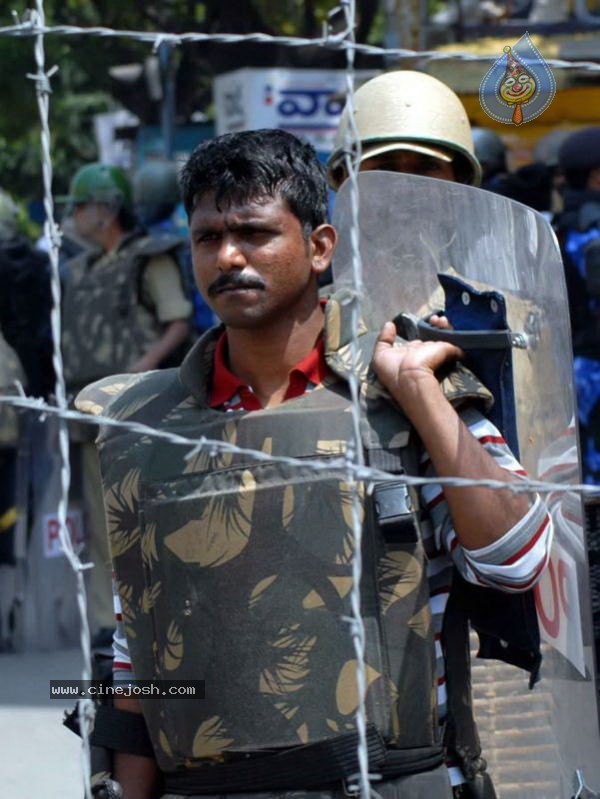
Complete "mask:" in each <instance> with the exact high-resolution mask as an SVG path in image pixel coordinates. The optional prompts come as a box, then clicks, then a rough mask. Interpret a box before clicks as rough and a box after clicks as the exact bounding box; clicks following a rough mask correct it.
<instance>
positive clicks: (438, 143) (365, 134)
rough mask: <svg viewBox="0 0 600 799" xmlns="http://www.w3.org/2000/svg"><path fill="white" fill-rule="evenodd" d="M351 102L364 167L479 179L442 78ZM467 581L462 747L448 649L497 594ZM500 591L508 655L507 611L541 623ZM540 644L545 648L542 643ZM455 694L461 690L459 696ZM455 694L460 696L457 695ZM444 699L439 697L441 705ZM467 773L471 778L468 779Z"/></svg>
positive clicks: (468, 137)
mask: <svg viewBox="0 0 600 799" xmlns="http://www.w3.org/2000/svg"><path fill="white" fill-rule="evenodd" d="M353 106H354V124H355V128H356V131H357V135H358V138H359V140H360V143H361V160H360V165H359V169H360V171H361V172H363V171H365V172H366V171H373V170H386V171H391V172H401V173H410V174H415V175H421V176H423V177H430V178H437V179H440V180H446V181H452V182H458V183H464V184H467V185H471V186H480V184H481V179H482V167H481V164H480V162H479V159H478V158H477V156H476V153H475V148H474V144H473V136H472V131H471V127H470V124H469V120H468V117H467V113H466V111H465V108H464V106H463V104H462V103H461V101H460V99H459V98H458V96H457V95H456V94H455V93H454V92H453V91H452V90H451V89H450V88H449V87H448V86H446V85H445V84H444V83H442V82H441V81H440V80H438V79H437V78H434V77H432V76H431V75H427V74H425V73H421V72H413V71H408V70H403V71H394V72H388V73H384V74H382V75H378V76H377V77H375V78H373V79H371V80H369V81H367V82H366V83H364V84H363V85H362V86H361V87H360V88H359V89H358V91H357V92H356V94H355V96H354V103H353ZM348 114H349V111H348V110H347V109H346V110H345V112H344V114H343V116H342V119H341V122H340V128H339V130H338V134H337V137H336V142H335V145H334V149H333V152H332V155H331V157H330V159H329V162H328V178H329V183H330V185H331V186H332V188H334V189H336V190H337V189H339V188H340V186H341V183H342V182H343V181H344V179H345V178H346V167H345V148H346V146H347V141H346V140H347V128H348ZM432 190H433V183H432ZM423 191H424V192H425V191H426V189H425V188H424V189H423ZM411 310H416V309H411ZM430 321H432V322H433V323H434V324H435V326H436V327H448V326H449V323H448V321H447V320H446V318H445V317H444V316H437V315H434V316H433V317H431V319H430ZM450 582H451V587H450V586H449V584H450ZM463 588H464V584H463V583H462V582H461V581H460V580H459V579H457V578H456V577H453V578H452V579H451V580H450V581H448V591H449V593H450V598H449V600H448V604H449V607H456V606H457V605H460V606H461V607H462V608H465V613H464V615H463V618H462V620H461V622H460V623H459V622H458V620H455V622H454V624H453V625H452V627H451V626H450V625H449V624H445V625H444V633H445V636H446V638H445V644H444V649H445V654H444V659H445V661H446V663H445V669H446V672H445V673H444V680H445V679H446V677H447V685H448V686H451V685H454V686H455V687H456V686H458V685H459V684H460V685H461V686H462V687H461V689H460V690H456V691H454V690H450V689H449V690H448V694H447V697H448V705H449V706H450V705H452V704H454V707H455V709H456V708H457V707H458V705H459V704H460V706H461V710H462V716H461V718H460V720H458V719H457V718H455V719H454V720H453V721H452V723H450V724H449V725H447V729H451V730H453V731H454V733H455V734H456V735H457V736H458V738H457V741H455V742H453V743H452V742H450V741H448V740H447V746H448V751H459V750H464V748H465V747H464V743H463V742H461V741H459V740H458V739H460V738H462V737H463V736H465V737H466V738H468V739H470V740H471V742H473V741H475V740H477V741H478V737H477V735H476V733H475V730H476V725H475V722H474V719H473V714H472V711H471V710H470V685H467V684H466V682H465V681H464V680H465V675H466V674H468V673H470V665H469V663H468V659H467V658H466V657H463V658H452V657H451V656H450V654H449V652H450V648H451V647H452V646H454V645H455V642H456V641H458V640H459V639H460V638H463V639H466V638H468V633H467V632H466V628H467V626H468V617H469V616H470V617H471V622H473V615H472V614H473V612H474V610H475V611H476V610H477V607H476V606H477V605H478V604H482V605H485V604H486V603H488V602H490V596H491V594H492V592H489V591H484V592H483V595H482V596H480V597H479V598H478V599H475V601H473V597H472V596H470V597H469V599H468V601H467V600H465V599H464V597H463V595H462V591H463ZM469 592H471V588H468V589H467V593H469ZM494 597H495V599H494V601H495V602H496V603H497V604H496V607H495V610H494V613H493V614H490V615H489V617H488V618H486V619H485V621H484V623H483V624H481V620H480V622H479V624H478V625H475V626H477V629H478V632H479V633H480V635H481V632H480V631H481V630H485V631H486V633H488V632H490V631H491V630H494V631H495V632H494V635H493V638H494V639H496V643H495V644H494V645H493V646H494V647H495V648H496V651H499V652H500V655H502V650H501V648H500V649H498V646H497V643H498V637H499V636H498V634H497V632H498V630H499V629H500V627H499V626H498V625H499V624H500V626H501V624H502V619H503V618H505V617H511V616H512V617H514V619H515V630H516V629H519V628H521V629H522V628H525V627H527V628H531V629H537V621H536V618H535V610H534V605H533V597H532V595H531V594H529V595H528V596H527V598H526V599H527V613H526V620H525V617H523V618H521V620H520V621H518V622H517V621H516V618H517V617H516V615H515V613H514V610H515V609H514V608H512V607H511V606H510V600H509V598H508V597H507V596H506V594H501V593H496V594H494ZM524 605H525V602H524ZM446 618H448V617H447V616H446ZM505 643H506V642H505ZM465 648H466V647H465ZM531 648H532V649H536V645H535V644H534V643H532V647H531ZM537 649H538V653H539V646H537ZM507 662H511V659H510V658H507ZM512 662H513V663H514V662H515V661H514V660H512ZM457 694H461V696H460V700H458V697H457ZM455 700H458V701H456V703H455ZM443 704H444V702H443V700H442V698H440V706H442V705H443ZM442 715H443V714H442ZM449 715H452V713H451V712H450V713H449ZM455 715H456V714H455ZM474 749H478V753H479V754H481V749H480V747H479V746H478V744H477V745H476V746H475V747H474ZM456 760H457V761H459V762H460V761H461V758H460V757H457V758H456ZM461 766H462V771H461V770H460V769H455V770H453V771H452V772H451V776H452V781H453V784H454V785H455V787H456V791H457V793H458V792H459V791H464V795H465V796H469V795H471V794H470V791H477V790H478V788H476V786H475V785H474V783H473V782H472V781H471V780H470V779H469V774H468V772H469V766H468V764H465V763H464V762H462V763H461ZM486 777H487V775H486ZM465 779H466V780H467V782H470V783H471V784H469V785H468V784H467V782H465ZM479 790H482V789H481V788H479ZM477 795H479V794H477ZM482 795H485V796H486V797H488V796H493V795H494V793H493V788H492V786H491V784H489V783H487V784H486V786H485V793H484V794H482Z"/></svg>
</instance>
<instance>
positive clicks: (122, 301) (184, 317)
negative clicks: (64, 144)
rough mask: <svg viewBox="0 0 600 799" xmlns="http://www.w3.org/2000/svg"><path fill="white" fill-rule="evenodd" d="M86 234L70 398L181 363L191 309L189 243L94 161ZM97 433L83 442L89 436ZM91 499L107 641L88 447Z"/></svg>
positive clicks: (67, 286) (72, 305)
mask: <svg viewBox="0 0 600 799" xmlns="http://www.w3.org/2000/svg"><path fill="white" fill-rule="evenodd" d="M67 199H68V202H69V204H70V207H71V209H72V210H71V213H72V218H73V222H74V225H75V229H76V231H77V233H78V234H79V235H80V236H82V237H84V238H85V239H87V240H90V241H92V242H93V243H94V245H96V246H95V248H94V249H92V250H86V251H84V252H82V253H81V254H80V255H78V256H76V257H75V258H73V259H71V260H70V261H68V263H67V264H66V267H65V270H64V275H63V309H62V354H63V364H64V374H65V380H66V384H67V390H68V392H69V393H70V394H71V395H73V394H75V393H76V392H77V391H78V390H79V389H80V388H81V387H82V386H83V385H85V384H86V383H87V382H89V381H90V380H95V379H97V378H100V377H103V376H105V375H109V374H113V373H115V372H119V371H123V370H128V371H133V372H142V371H146V370H148V369H157V368H159V367H161V366H163V365H169V364H173V363H178V362H179V360H180V358H181V355H182V348H183V347H184V345H185V342H186V341H187V338H188V332H189V318H190V314H191V303H190V302H189V300H188V299H187V298H186V297H185V294H184V290H183V286H182V279H181V275H180V270H179V267H178V265H177V263H176V261H175V260H174V258H173V257H172V252H173V250H174V249H175V248H176V247H177V246H179V243H180V240H179V238H178V237H173V236H168V235H165V236H160V237H155V238H152V237H149V236H148V235H147V234H146V233H145V232H144V231H143V230H142V229H141V228H139V226H138V223H137V220H136V218H135V216H134V214H133V211H132V193H131V186H130V184H129V181H128V179H127V177H126V175H125V174H124V172H123V171H122V170H121V169H119V168H118V167H114V166H107V165H105V164H88V165H87V166H84V167H82V168H81V169H79V170H78V171H77V172H76V174H75V175H74V177H73V180H72V182H71V187H70V193H69V197H68V198H67ZM87 433H88V431H87V430H84V431H81V430H78V431H75V432H74V434H73V437H75V438H76V437H78V436H79V437H82V436H83V437H85V435H86V434H87ZM78 452H79V453H80V456H81V458H82V461H83V463H82V473H83V494H84V504H85V507H86V510H87V521H88V526H89V528H90V536H89V541H90V553H89V555H90V559H91V560H92V561H93V562H94V563H95V564H96V566H95V568H94V569H93V570H92V573H91V576H90V613H91V618H90V621H91V625H92V628H93V631H95V633H96V634H97V635H98V643H102V641H103V640H104V639H106V638H110V636H111V635H112V629H113V627H114V612H113V607H112V591H111V585H110V567H109V556H108V548H107V542H106V532H105V528H104V516H103V510H102V497H101V495H100V491H99V477H98V467H97V463H96V455H95V451H94V448H93V447H92V446H91V445H89V444H86V443H85V442H84V443H83V446H82V447H81V449H80V450H76V452H75V453H74V456H75V458H77V453H78Z"/></svg>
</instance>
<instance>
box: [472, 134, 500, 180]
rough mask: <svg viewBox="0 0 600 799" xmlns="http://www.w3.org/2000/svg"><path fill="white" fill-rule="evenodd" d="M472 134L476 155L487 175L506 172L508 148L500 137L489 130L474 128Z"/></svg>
mask: <svg viewBox="0 0 600 799" xmlns="http://www.w3.org/2000/svg"><path fill="white" fill-rule="evenodd" d="M472 133H473V146H474V147H475V155H476V156H477V160H478V161H479V163H480V164H481V165H482V166H483V168H484V170H485V173H486V175H495V174H496V173H497V172H506V147H505V145H504V142H503V141H502V139H501V138H500V136H498V134H497V133H494V131H493V130H488V129H487V128H473V130H472Z"/></svg>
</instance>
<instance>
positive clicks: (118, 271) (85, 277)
mask: <svg viewBox="0 0 600 799" xmlns="http://www.w3.org/2000/svg"><path fill="white" fill-rule="evenodd" d="M175 238H176V237H173V236H165V237H162V238H156V239H150V238H148V237H136V238H134V239H132V240H130V242H128V243H126V244H125V245H124V246H122V247H121V248H120V249H119V250H117V251H116V252H115V253H114V254H112V255H104V256H101V257H100V258H98V254H97V252H94V253H89V252H85V253H82V254H81V255H79V256H77V257H76V258H73V259H72V260H71V261H69V263H68V265H67V276H66V278H65V280H64V287H63V309H62V314H63V316H62V323H63V329H62V352H63V362H64V372H65V379H66V382H67V385H68V386H70V387H73V386H83V385H85V384H86V383H89V382H90V381H92V380H98V379H99V378H101V377H105V376H107V375H110V374H115V373H116V372H124V371H126V370H127V369H128V368H129V367H130V366H131V365H132V364H133V363H135V361H136V360H138V359H139V358H140V357H141V356H142V355H143V354H144V353H145V352H146V351H147V350H148V349H149V348H150V346H152V344H154V343H155V342H156V341H157V340H158V339H159V338H160V336H161V332H162V331H161V325H160V323H159V321H158V319H157V318H156V316H155V314H154V313H153V312H152V310H151V309H150V308H146V307H145V306H144V305H143V304H142V302H141V300H140V288H141V279H142V270H143V267H144V266H145V264H146V263H147V262H148V260H149V259H150V258H151V257H152V256H153V255H158V254H160V253H164V252H168V251H170V250H171V249H172V248H173V246H175V241H174V239H175ZM179 241H180V240H179V239H178V238H177V243H178V242H179Z"/></svg>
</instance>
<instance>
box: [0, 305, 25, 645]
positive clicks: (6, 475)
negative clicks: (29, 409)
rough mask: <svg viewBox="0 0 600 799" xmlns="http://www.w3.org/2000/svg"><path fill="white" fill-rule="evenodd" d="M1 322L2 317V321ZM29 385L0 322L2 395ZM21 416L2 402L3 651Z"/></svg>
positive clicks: (7, 635) (10, 599)
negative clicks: (3, 333)
mask: <svg viewBox="0 0 600 799" xmlns="http://www.w3.org/2000/svg"><path fill="white" fill-rule="evenodd" d="M0 321H1V320H0ZM19 385H20V386H21V387H22V388H25V387H26V385H27V381H26V377H25V372H24V370H23V367H22V365H21V363H20V361H19V358H18V356H17V354H16V352H15V351H14V350H13V349H12V347H10V346H9V345H8V344H7V342H6V339H5V338H4V336H3V335H2V325H1V324H0V395H7V394H8V395H10V394H18V391H19V389H18V386H19ZM18 442H19V425H18V418H17V415H16V413H15V411H14V409H12V408H10V406H8V405H4V404H2V405H0V652H3V651H6V650H7V649H9V648H10V647H11V643H12V642H11V632H12V631H11V629H10V613H11V609H12V608H13V605H14V601H15V590H14V577H15V569H14V567H15V566H16V552H15V543H16V542H15V532H16V523H17V507H16V475H17V471H16V454H17V445H18Z"/></svg>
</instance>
